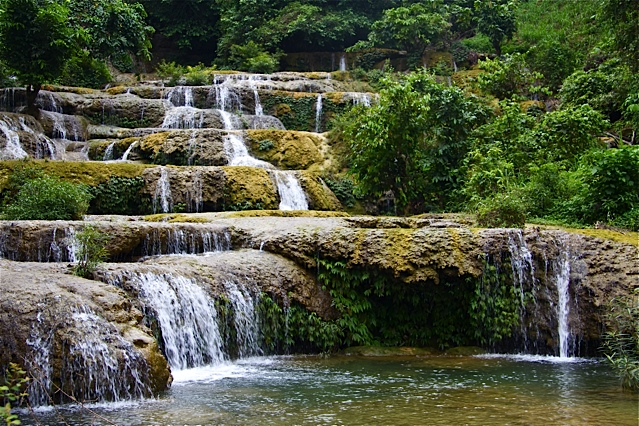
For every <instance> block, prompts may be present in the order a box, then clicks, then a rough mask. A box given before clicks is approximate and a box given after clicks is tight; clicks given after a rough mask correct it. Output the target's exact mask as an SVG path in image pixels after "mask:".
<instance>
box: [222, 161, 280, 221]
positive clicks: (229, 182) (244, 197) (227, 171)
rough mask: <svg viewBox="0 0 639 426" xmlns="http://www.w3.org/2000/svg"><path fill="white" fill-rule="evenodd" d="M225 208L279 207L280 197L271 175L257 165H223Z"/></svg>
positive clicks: (268, 208) (259, 208)
mask: <svg viewBox="0 0 639 426" xmlns="http://www.w3.org/2000/svg"><path fill="white" fill-rule="evenodd" d="M222 169H223V170H224V176H225V187H224V200H225V210H253V209H258V210H261V209H267V210H270V209H277V208H278V204H279V197H278V195H277V190H276V188H275V185H274V184H273V181H272V180H271V176H270V175H269V173H268V172H267V171H266V170H264V169H258V168H255V167H237V166H234V167H222Z"/></svg>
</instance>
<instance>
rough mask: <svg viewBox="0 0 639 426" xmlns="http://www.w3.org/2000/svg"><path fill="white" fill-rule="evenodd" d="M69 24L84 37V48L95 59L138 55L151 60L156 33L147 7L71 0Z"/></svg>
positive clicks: (117, 1) (119, 0) (115, 0)
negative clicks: (150, 22) (152, 44)
mask: <svg viewBox="0 0 639 426" xmlns="http://www.w3.org/2000/svg"><path fill="white" fill-rule="evenodd" d="M68 4H69V11H70V13H69V18H70V19H69V22H70V24H71V25H72V26H73V27H74V29H75V30H76V31H80V32H82V33H83V35H84V41H85V42H86V44H85V45H84V46H83V47H84V48H85V49H86V50H87V51H88V52H89V53H90V55H91V56H92V57H94V58H100V59H111V58H115V57H118V56H121V55H126V54H130V53H132V54H134V55H135V56H139V57H142V58H144V59H149V58H150V57H151V53H150V50H149V49H150V48H151V43H150V41H149V35H150V34H152V33H153V31H154V29H153V28H152V27H150V26H148V25H146V23H145V18H146V17H147V14H146V11H145V10H144V7H143V6H142V5H141V4H139V3H137V2H135V3H133V2H131V3H127V2H125V1H123V0H100V1H96V0H69V1H68Z"/></svg>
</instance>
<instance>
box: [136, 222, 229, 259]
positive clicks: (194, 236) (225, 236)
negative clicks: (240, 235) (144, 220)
mask: <svg viewBox="0 0 639 426" xmlns="http://www.w3.org/2000/svg"><path fill="white" fill-rule="evenodd" d="M230 249H231V236H230V234H229V233H228V232H227V231H226V230H211V229H185V230H182V229H170V228H169V229H164V230H154V231H152V232H149V233H148V234H147V235H146V237H145V239H144V245H143V250H142V252H143V255H144V256H160V255H167V254H182V255H185V254H198V253H211V252H219V251H226V250H230Z"/></svg>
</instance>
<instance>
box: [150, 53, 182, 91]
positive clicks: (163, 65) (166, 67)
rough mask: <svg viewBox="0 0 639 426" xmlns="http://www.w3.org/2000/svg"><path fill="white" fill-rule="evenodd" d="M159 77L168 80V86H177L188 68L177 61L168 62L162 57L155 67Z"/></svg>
mask: <svg viewBox="0 0 639 426" xmlns="http://www.w3.org/2000/svg"><path fill="white" fill-rule="evenodd" d="M155 72H157V74H158V77H160V79H162V80H166V84H167V86H177V84H178V83H179V82H180V79H181V78H182V76H183V75H184V74H185V73H186V68H184V67H183V66H182V65H178V64H176V63H175V62H166V61H165V60H164V59H162V60H161V61H160V62H159V63H158V64H157V65H156V67H155Z"/></svg>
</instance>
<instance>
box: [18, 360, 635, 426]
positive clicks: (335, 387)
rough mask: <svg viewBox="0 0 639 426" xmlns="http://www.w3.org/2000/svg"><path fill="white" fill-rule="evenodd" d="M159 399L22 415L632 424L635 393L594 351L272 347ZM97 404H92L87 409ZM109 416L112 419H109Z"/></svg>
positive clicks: (206, 372) (120, 420)
mask: <svg viewBox="0 0 639 426" xmlns="http://www.w3.org/2000/svg"><path fill="white" fill-rule="evenodd" d="M174 375H175V382H174V384H173V386H172V388H171V389H170V390H169V391H167V392H166V393H164V394H163V395H161V396H160V397H159V398H157V399H155V400H148V401H137V402H125V403H113V404H98V405H89V406H88V407H86V408H83V407H78V406H63V407H56V408H55V409H54V408H47V409H38V410H36V412H35V413H29V412H28V411H24V412H22V413H21V419H22V421H23V424H65V423H66V424H70V425H85V424H96V425H108V424H118V425H297V424H309V425H440V424H441V425H463V424H470V425H509V424H510V425H633V426H636V425H637V424H638V418H639V411H638V410H639V402H638V399H637V394H632V393H628V392H623V391H621V389H620V387H619V384H618V381H617V379H616V378H615V376H614V374H613V373H612V371H611V370H610V368H609V367H608V366H607V365H606V364H603V363H601V362H597V361H592V360H565V359H564V360H562V359H558V358H542V357H528V356H521V357H516V356H515V357H504V356H486V357H423V358H416V357H379V358H360V357H330V358H327V359H322V358H319V357H274V358H252V359H248V360H243V361H240V362H235V363H228V364H223V365H217V366H213V367H205V368H199V369H193V370H185V371H179V372H175V373H174ZM89 410H91V411H89ZM109 422H110V423H109Z"/></svg>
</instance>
